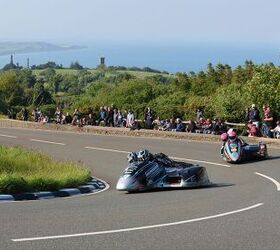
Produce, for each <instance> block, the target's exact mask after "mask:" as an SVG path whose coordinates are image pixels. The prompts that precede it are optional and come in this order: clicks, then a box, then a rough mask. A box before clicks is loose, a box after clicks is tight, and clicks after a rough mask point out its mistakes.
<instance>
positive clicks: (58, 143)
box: [30, 139, 66, 146]
mask: <svg viewBox="0 0 280 250" xmlns="http://www.w3.org/2000/svg"><path fill="white" fill-rule="evenodd" d="M30 141H34V142H42V143H48V144H56V145H63V146H65V145H66V144H65V143H61V142H54V141H44V140H37V139H30Z"/></svg>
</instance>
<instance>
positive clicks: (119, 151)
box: [85, 147, 130, 154]
mask: <svg viewBox="0 0 280 250" xmlns="http://www.w3.org/2000/svg"><path fill="white" fill-rule="evenodd" d="M85 148H86V149H93V150H98V151H107V152H115V153H122V154H128V153H130V152H129V151H122V150H116V149H110V148H96V147H85Z"/></svg>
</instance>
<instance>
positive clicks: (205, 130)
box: [202, 118, 213, 134]
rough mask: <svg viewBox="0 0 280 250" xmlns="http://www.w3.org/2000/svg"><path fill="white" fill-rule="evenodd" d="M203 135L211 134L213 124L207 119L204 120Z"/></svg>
mask: <svg viewBox="0 0 280 250" xmlns="http://www.w3.org/2000/svg"><path fill="white" fill-rule="evenodd" d="M202 127H203V133H204V134H211V133H212V129H213V123H212V121H211V120H210V119H209V118H208V119H206V121H205V123H204V124H203V126H202Z"/></svg>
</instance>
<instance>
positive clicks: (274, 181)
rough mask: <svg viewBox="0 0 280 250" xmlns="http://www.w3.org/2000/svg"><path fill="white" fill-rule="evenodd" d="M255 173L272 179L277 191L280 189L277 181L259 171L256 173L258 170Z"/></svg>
mask: <svg viewBox="0 0 280 250" xmlns="http://www.w3.org/2000/svg"><path fill="white" fill-rule="evenodd" d="M255 174H256V175H259V176H262V177H264V178H266V179H268V180H270V181H272V182H273V183H274V184H275V185H276V187H277V191H280V183H279V182H278V181H276V180H274V179H273V178H271V177H269V176H267V175H264V174H261V173H258V172H255Z"/></svg>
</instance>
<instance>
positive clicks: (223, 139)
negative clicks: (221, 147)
mask: <svg viewBox="0 0 280 250" xmlns="http://www.w3.org/2000/svg"><path fill="white" fill-rule="evenodd" d="M227 139H228V134H227V133H223V134H221V140H222V141H226V140H227Z"/></svg>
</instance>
